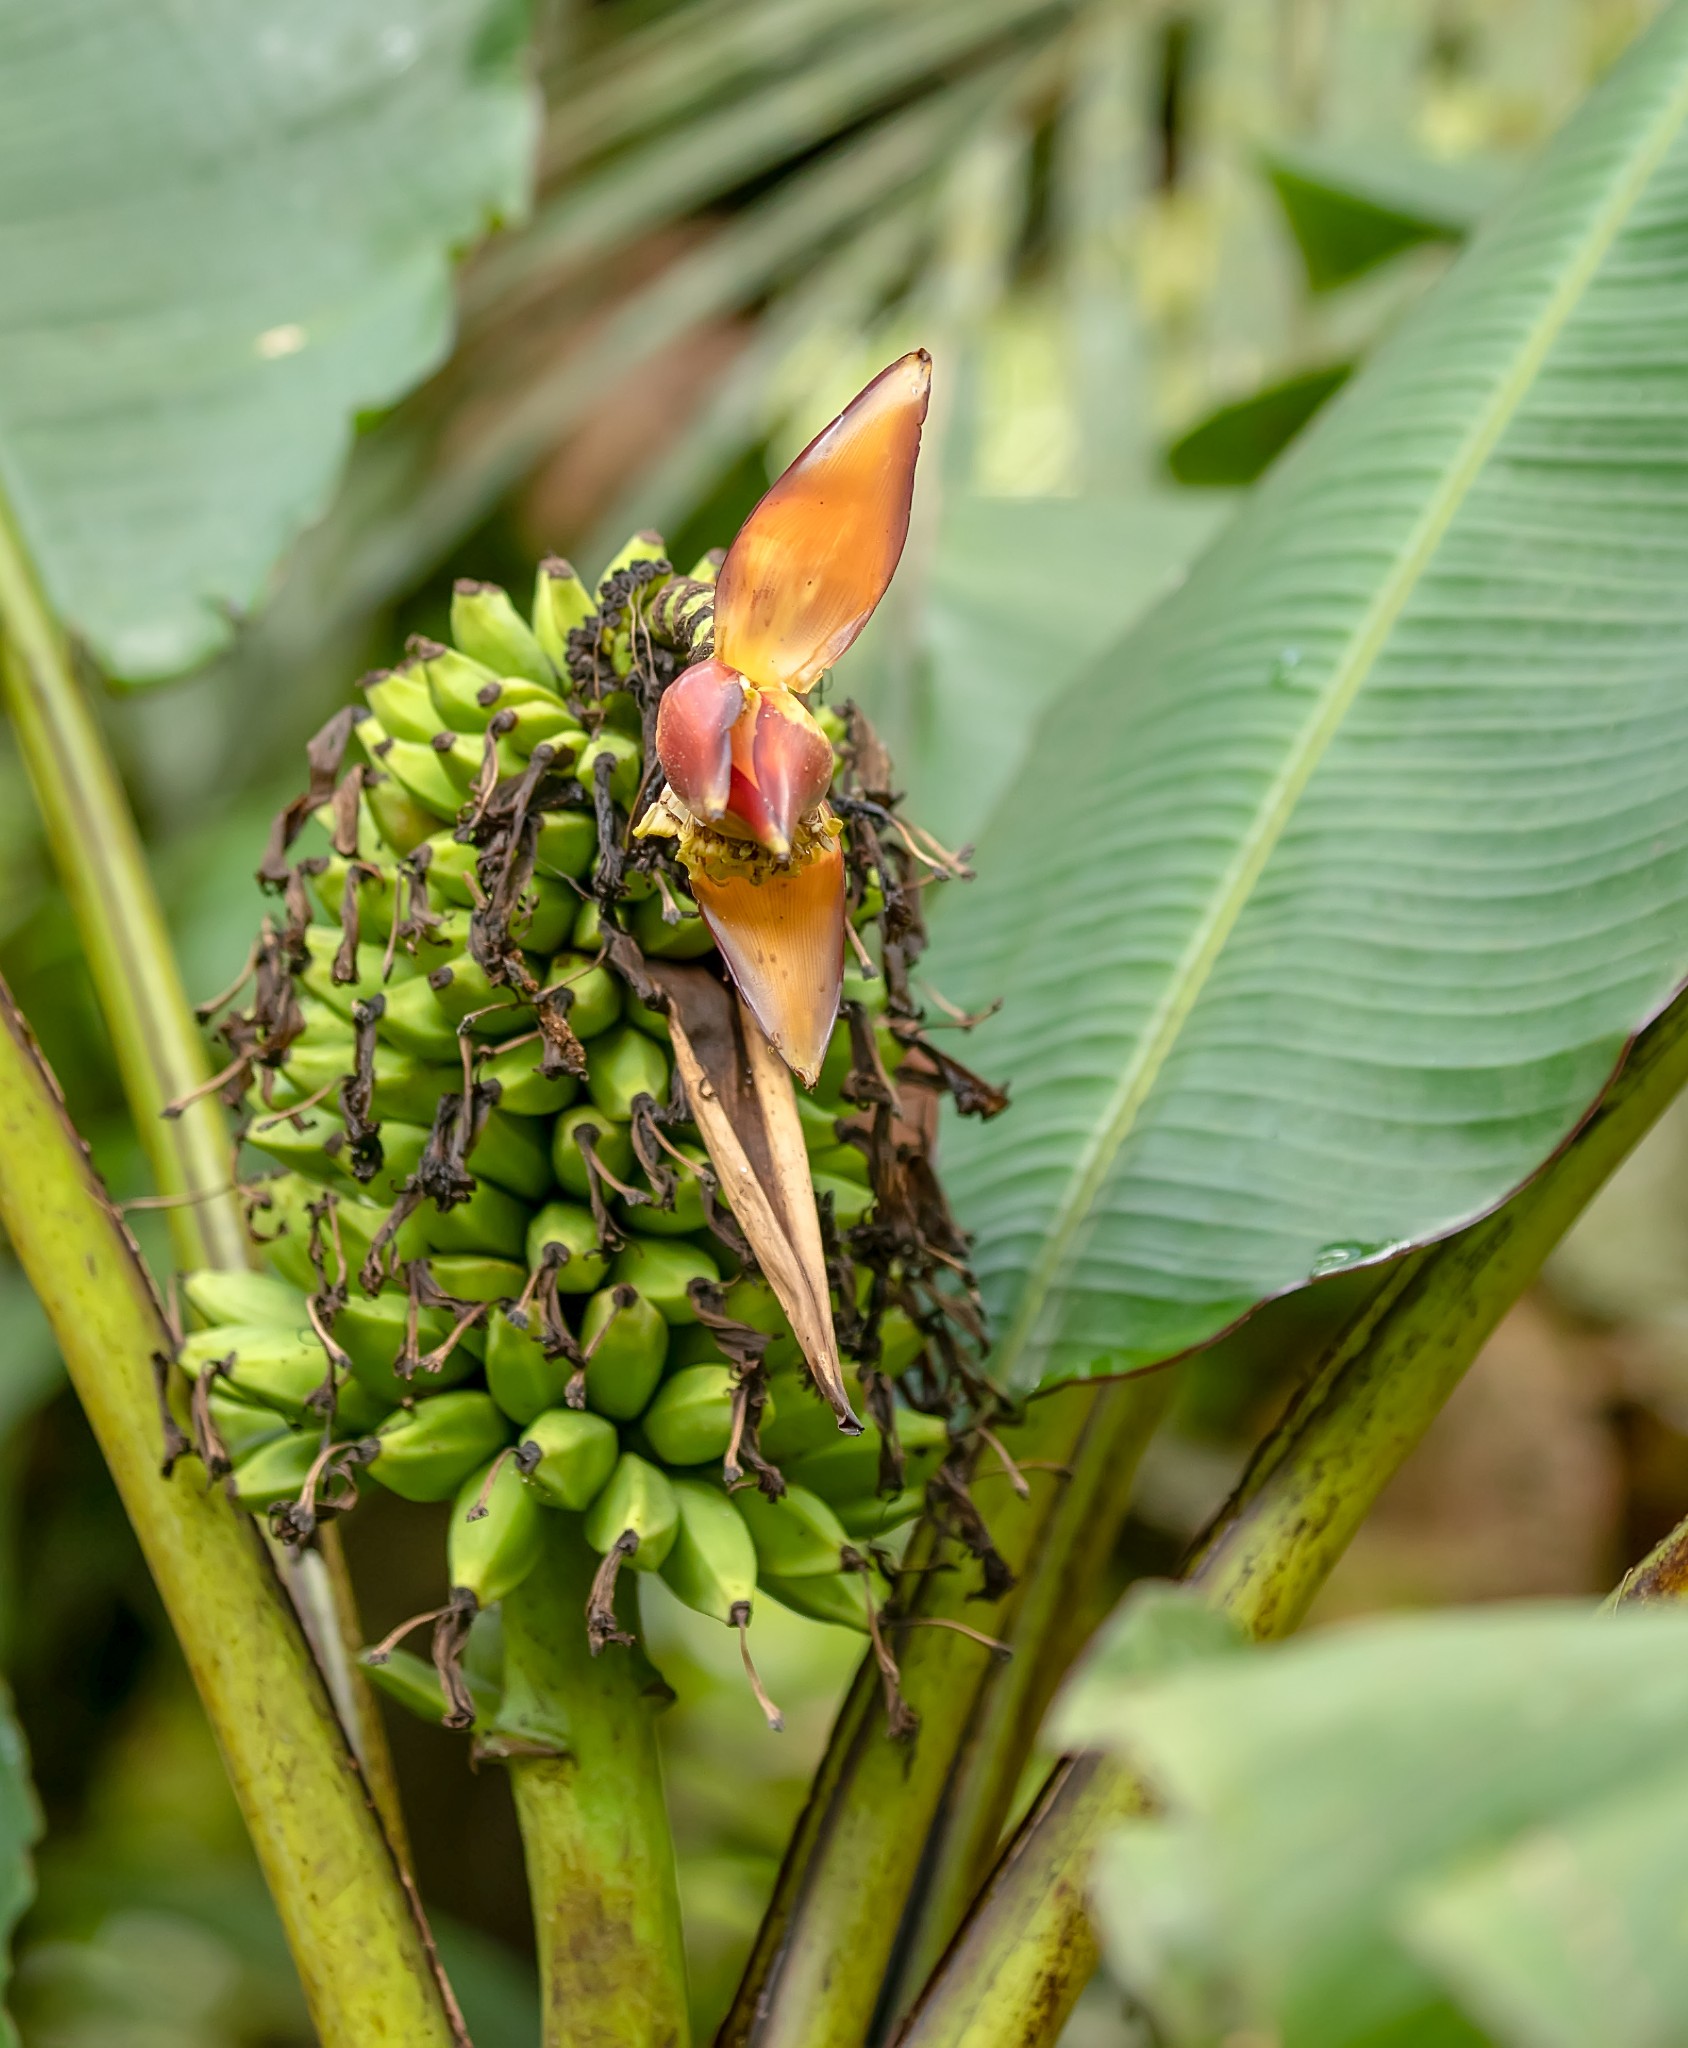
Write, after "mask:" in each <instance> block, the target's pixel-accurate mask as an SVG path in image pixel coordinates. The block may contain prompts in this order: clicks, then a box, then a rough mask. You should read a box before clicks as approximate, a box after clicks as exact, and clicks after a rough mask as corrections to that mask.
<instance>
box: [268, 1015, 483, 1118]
mask: <svg viewBox="0 0 1688 2048" xmlns="http://www.w3.org/2000/svg"><path fill="white" fill-rule="evenodd" d="M375 1030H376V1035H377V1036H378V1037H379V1038H380V1039H382V1040H383V1041H384V1043H385V1044H387V1045H389V1046H392V1047H395V1048H396V1049H397V1050H398V1051H399V1052H400V1053H403V1054H407V1055H408V1056H409V1057H410V1058H411V1059H413V1060H417V1061H428V1062H431V1063H432V1064H433V1065H435V1066H439V1067H444V1066H447V1065H449V1064H450V1063H451V1062H452V1061H455V1060H457V1059H458V1058H459V1052H458V1043H457V1020H456V1019H455V1018H454V1017H451V1016H449V1015H448V1014H447V1013H446V1011H445V1009H444V1008H443V1007H442V1006H441V1003H440V999H439V997H438V995H436V994H435V992H434V987H433V984H432V983H431V982H429V981H427V980H425V979H418V980H415V981H407V982H404V983H403V984H401V985H400V986H399V987H397V988H390V989H388V990H387V991H386V1001H385V1003H384V1005H383V1008H382V1012H381V1016H380V1018H379V1020H378V1021H377V1023H376V1026H375ZM289 1064H290V1065H291V1062H289ZM459 1072H461V1069H459ZM451 1085H452V1084H451V1083H450V1082H447V1083H446V1086H447V1087H449V1086H451ZM456 1085H457V1086H459V1087H461V1085H462V1083H461V1081H459V1082H458V1083H457V1084H456ZM437 1099H438V1098H437V1097H436V1102H437ZM428 1121H429V1122H430V1123H431V1122H432V1121H433V1113H432V1111H430V1112H429V1117H428Z"/></svg>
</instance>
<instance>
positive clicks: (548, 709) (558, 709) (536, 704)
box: [428, 649, 585, 743]
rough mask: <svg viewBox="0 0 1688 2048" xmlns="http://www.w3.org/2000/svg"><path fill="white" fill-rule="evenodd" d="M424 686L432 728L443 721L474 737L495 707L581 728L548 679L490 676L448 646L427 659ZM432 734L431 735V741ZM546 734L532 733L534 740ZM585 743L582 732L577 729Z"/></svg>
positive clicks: (437, 726) (435, 727)
mask: <svg viewBox="0 0 1688 2048" xmlns="http://www.w3.org/2000/svg"><path fill="white" fill-rule="evenodd" d="M428 685H429V689H430V691H431V693H432V695H431V701H432V703H433V705H434V708H435V710H436V711H437V713H438V716H437V717H436V718H435V720H434V730H435V731H438V730H439V728H440V727H441V726H442V725H444V726H448V727H449V728H450V729H451V730H452V731H453V732H461V733H467V734H469V735H470V736H471V738H472V737H474V736H475V735H476V734H478V733H483V732H485V731H486V729H487V725H488V724H489V722H490V721H491V719H492V717H493V715H494V714H495V713H496V712H499V711H510V712H514V713H515V714H516V715H517V717H518V718H519V717H520V716H521V714H522V713H523V712H524V711H540V712H543V713H545V715H546V716H547V718H549V719H551V720H553V721H555V722H556V723H557V724H558V727H559V729H561V728H564V727H572V728H573V729H574V730H575V731H576V732H580V731H581V729H580V726H579V724H578V722H577V721H576V720H575V718H574V716H573V714H572V713H571V712H570V710H569V708H568V706H567V705H566V704H565V703H564V702H563V700H562V699H561V698H560V697H559V696H558V695H557V693H556V691H555V690H554V689H552V688H551V686H550V685H549V684H548V683H536V682H533V681H531V680H528V679H526V678H523V677H519V676H514V675H493V674H492V673H491V672H490V671H488V670H487V669H486V668H484V667H483V666H482V665H481V664H479V663H477V662H473V661H470V660H469V659H468V658H467V656H465V655H461V654H455V655H454V654H453V652H452V651H451V650H450V649H448V650H446V652H445V653H443V654H441V655H439V656H438V657H435V658H432V659H430V661H429V663H428ZM432 737H433V734H432V733H430V734H429V738H430V739H431V738H432ZM542 737H544V735H543V734H541V733H538V732H536V733H535V735H534V739H535V741H537V740H538V739H540V738H542ZM581 739H582V742H583V743H584V740H585V734H584V733H583V732H581Z"/></svg>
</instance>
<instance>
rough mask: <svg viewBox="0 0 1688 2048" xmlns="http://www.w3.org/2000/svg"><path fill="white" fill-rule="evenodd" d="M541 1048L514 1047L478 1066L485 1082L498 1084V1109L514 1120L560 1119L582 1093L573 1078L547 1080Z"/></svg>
mask: <svg viewBox="0 0 1688 2048" xmlns="http://www.w3.org/2000/svg"><path fill="white" fill-rule="evenodd" d="M539 1059H540V1052H539V1047H538V1046H537V1045H513V1046H510V1047H509V1048H508V1049H507V1050H505V1051H503V1052H495V1053H494V1054H493V1055H492V1057H491V1058H490V1059H484V1060H482V1061H480V1062H479V1063H478V1065H477V1066H476V1069H475V1072H476V1075H477V1077H478V1078H479V1079H480V1080H482V1081H496V1082H497V1083H498V1087H499V1096H498V1106H499V1108H500V1109H503V1110H507V1111H508V1112H509V1113H510V1115H512V1116H541V1117H551V1116H556V1115H557V1114H558V1113H559V1112H560V1111H562V1110H565V1109H567V1108H568V1106H569V1104H570V1103H571V1102H572V1101H573V1100H574V1098H575V1097H576V1096H577V1095H578V1094H579V1093H580V1083H579V1082H578V1081H577V1080H576V1079H575V1077H574V1076H573V1075H572V1074H559V1075H558V1076H557V1078H556V1079H555V1080H554V1081H553V1080H547V1078H546V1077H545V1075H543V1074H542V1073H541V1072H540V1071H539Z"/></svg>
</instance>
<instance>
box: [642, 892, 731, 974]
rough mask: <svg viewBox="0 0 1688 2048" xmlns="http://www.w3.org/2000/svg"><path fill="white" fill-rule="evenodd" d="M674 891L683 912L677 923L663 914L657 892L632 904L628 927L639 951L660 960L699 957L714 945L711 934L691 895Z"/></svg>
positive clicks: (662, 906) (661, 903)
mask: <svg viewBox="0 0 1688 2048" xmlns="http://www.w3.org/2000/svg"><path fill="white" fill-rule="evenodd" d="M674 894H675V897H676V899H677V900H678V902H679V904H680V908H681V910H682V911H683V912H684V913H685V915H683V916H682V917H681V918H680V920H679V922H678V923H677V924H670V923H669V922H668V921H667V919H666V918H665V917H664V916H663V910H664V907H665V906H664V904H663V901H662V898H661V896H660V895H656V896H647V897H646V898H645V900H644V902H643V903H638V904H635V905H634V907H633V915H632V916H631V918H629V920H628V925H629V928H630V929H631V931H632V933H633V936H634V938H635V939H637V940H638V942H639V949H640V951H641V952H644V953H650V954H652V955H654V956H655V957H656V958H657V959H659V960H697V959H700V958H701V957H702V956H703V955H704V954H705V953H707V952H708V951H709V950H710V949H711V948H712V947H713V946H714V944H715V939H714V935H713V934H712V933H711V931H710V929H709V927H708V925H706V924H705V923H704V921H703V919H702V918H701V917H700V916H699V915H698V913H697V908H696V906H695V905H694V904H693V902H692V900H691V898H690V897H689V896H683V895H681V893H680V892H679V891H678V890H676V891H675V892H674Z"/></svg>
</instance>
